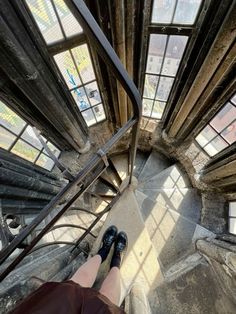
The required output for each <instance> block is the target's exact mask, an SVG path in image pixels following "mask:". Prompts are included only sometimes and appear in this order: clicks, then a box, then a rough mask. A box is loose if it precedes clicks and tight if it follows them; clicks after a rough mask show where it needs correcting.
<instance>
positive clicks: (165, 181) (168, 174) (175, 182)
mask: <svg viewBox="0 0 236 314" xmlns="http://www.w3.org/2000/svg"><path fill="white" fill-rule="evenodd" d="M188 187H192V186H191V183H190V181H189V179H188V177H187V175H186V174H185V173H184V172H183V171H182V170H180V167H179V166H178V165H176V164H175V165H173V166H170V167H169V168H166V169H164V170H163V171H161V172H160V173H158V174H156V175H154V176H153V177H151V178H149V179H148V180H147V181H142V182H140V183H139V185H138V189H145V190H148V189H150V190H156V189H164V188H165V189H173V188H178V189H182V188H188Z"/></svg>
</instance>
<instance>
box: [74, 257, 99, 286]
mask: <svg viewBox="0 0 236 314" xmlns="http://www.w3.org/2000/svg"><path fill="white" fill-rule="evenodd" d="M101 262H102V258H101V256H100V255H98V254H97V255H94V256H93V257H92V258H90V259H89V260H88V261H87V262H86V263H84V264H83V265H82V266H81V267H80V268H79V269H78V270H77V271H76V273H75V274H74V275H73V276H72V277H71V280H73V281H74V282H75V283H78V284H79V285H81V286H82V287H88V288H90V287H92V286H93V284H94V281H95V279H96V277H97V273H98V269H99V267H100V265H101Z"/></svg>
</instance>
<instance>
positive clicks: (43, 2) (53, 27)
mask: <svg viewBox="0 0 236 314" xmlns="http://www.w3.org/2000/svg"><path fill="white" fill-rule="evenodd" d="M26 2H27V4H28V7H29V9H30V11H31V13H32V14H33V17H34V19H35V21H36V23H37V25H38V27H39V29H40V31H41V33H42V35H43V37H44V39H45V41H46V43H47V44H51V43H54V42H56V41H58V40H61V39H63V34H62V31H61V28H60V25H59V22H58V20H57V17H56V14H55V11H54V9H53V7H52V4H51V2H50V1H48V0H26Z"/></svg>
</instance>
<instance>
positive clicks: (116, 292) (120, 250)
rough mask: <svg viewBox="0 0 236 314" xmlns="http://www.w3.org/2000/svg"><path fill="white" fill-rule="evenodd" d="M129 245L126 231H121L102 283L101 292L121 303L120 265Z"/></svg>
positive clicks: (116, 302)
mask: <svg viewBox="0 0 236 314" xmlns="http://www.w3.org/2000/svg"><path fill="white" fill-rule="evenodd" d="M127 245H128V238H127V235H126V233H124V232H120V233H119V234H118V235H117V239H116V242H115V248H114V253H113V256H112V259H111V264H110V271H109V273H108V275H107V277H106V278H105V280H104V281H103V283H102V286H101V288H100V293H102V294H103V295H105V296H106V297H107V298H108V299H109V300H110V301H111V302H112V303H114V304H116V305H119V301H120V288H121V287H120V265H121V262H122V259H123V256H124V253H125V251H126V248H127Z"/></svg>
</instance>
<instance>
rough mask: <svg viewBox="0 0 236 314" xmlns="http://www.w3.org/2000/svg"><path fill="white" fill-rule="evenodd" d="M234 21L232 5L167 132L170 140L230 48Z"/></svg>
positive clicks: (186, 117)
mask: <svg viewBox="0 0 236 314" xmlns="http://www.w3.org/2000/svg"><path fill="white" fill-rule="evenodd" d="M235 21H236V6H235V5H234V3H233V4H232V5H231V9H230V10H229V12H228V15H227V17H226V18H225V21H224V23H223V25H222V27H221V29H220V31H219V33H218V35H217V38H216V39H215V42H214V44H213V45H212V47H211V50H210V52H209V53H208V55H207V57H206V59H205V61H204V63H203V65H202V67H201V69H200V71H199V72H198V74H197V76H196V79H195V81H194V83H193V85H192V86H191V88H190V90H189V92H188V94H187V96H186V98H185V100H184V102H183V104H182V105H181V108H180V110H179V111H178V113H177V115H176V117H175V119H174V121H173V123H172V125H171V126H170V129H169V131H168V136H169V137H170V138H175V137H176V135H177V134H178V132H179V130H180V129H181V127H182V125H183V124H184V123H185V122H186V120H188V119H189V115H190V113H191V111H192V110H193V109H194V108H195V106H196V105H197V101H198V99H199V97H200V96H201V94H202V93H203V91H204V90H205V88H206V87H207V85H208V84H209V82H210V80H211V79H212V77H213V76H214V74H215V72H216V71H217V69H218V67H219V66H220V64H221V62H222V60H223V58H224V57H225V56H226V54H227V52H228V51H229V49H230V47H231V46H232V44H233V42H234V39H235V35H236V27H235Z"/></svg>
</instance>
